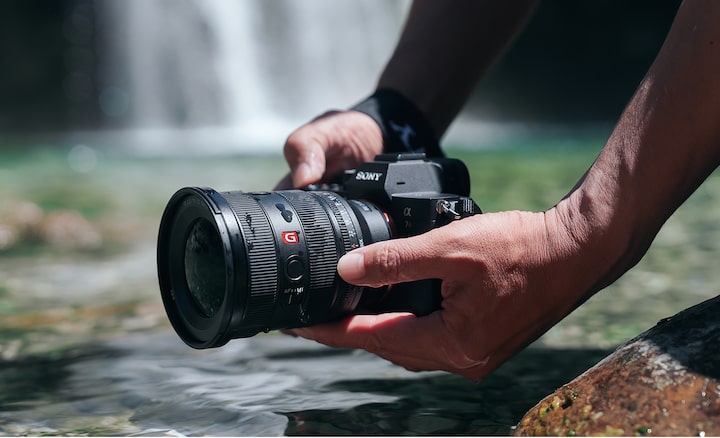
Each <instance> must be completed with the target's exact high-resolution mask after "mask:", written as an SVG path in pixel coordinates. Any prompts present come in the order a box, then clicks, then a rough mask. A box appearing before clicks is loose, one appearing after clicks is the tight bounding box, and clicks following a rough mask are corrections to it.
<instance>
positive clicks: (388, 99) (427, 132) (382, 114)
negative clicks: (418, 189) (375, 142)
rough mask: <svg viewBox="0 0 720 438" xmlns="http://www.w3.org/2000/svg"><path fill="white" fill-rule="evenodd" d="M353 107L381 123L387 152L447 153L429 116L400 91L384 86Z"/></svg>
mask: <svg viewBox="0 0 720 438" xmlns="http://www.w3.org/2000/svg"><path fill="white" fill-rule="evenodd" d="M351 109H352V110H355V111H359V112H361V113H364V114H367V115H368V116H370V117H371V118H372V119H373V120H375V122H376V123H377V124H378V125H379V126H380V129H381V130H382V133H383V143H384V152H386V153H387V152H412V153H418V152H424V153H425V155H426V156H427V157H428V158H439V157H444V156H445V154H443V151H442V149H440V144H439V143H438V140H437V137H436V136H435V132H434V131H433V129H432V127H431V126H430V123H429V122H428V120H427V118H425V115H424V114H423V113H422V111H420V109H418V107H417V106H415V104H413V103H412V102H410V101H409V100H408V99H407V98H405V96H403V95H402V94H400V93H398V92H397V91H395V90H391V89H389V88H380V89H378V90H377V91H375V93H373V94H372V95H371V96H370V97H368V98H367V99H365V100H363V101H362V102H360V103H358V104H357V105H355V106H353V107H352V108H351Z"/></svg>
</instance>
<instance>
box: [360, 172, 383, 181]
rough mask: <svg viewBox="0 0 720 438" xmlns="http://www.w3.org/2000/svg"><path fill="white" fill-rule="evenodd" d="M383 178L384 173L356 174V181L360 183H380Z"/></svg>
mask: <svg viewBox="0 0 720 438" xmlns="http://www.w3.org/2000/svg"><path fill="white" fill-rule="evenodd" d="M382 176H383V174H382V172H365V171H362V170H361V171H359V172H358V173H356V174H355V179H356V180H358V181H380V178H381V177H382Z"/></svg>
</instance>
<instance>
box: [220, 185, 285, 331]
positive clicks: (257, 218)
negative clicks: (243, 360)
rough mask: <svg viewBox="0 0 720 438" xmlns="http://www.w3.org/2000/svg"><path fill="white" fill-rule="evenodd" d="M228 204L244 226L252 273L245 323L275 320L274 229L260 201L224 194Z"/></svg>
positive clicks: (248, 260) (257, 323)
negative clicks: (272, 318)
mask: <svg viewBox="0 0 720 438" xmlns="http://www.w3.org/2000/svg"><path fill="white" fill-rule="evenodd" d="M223 195H224V197H225V199H226V200H227V203H228V205H229V206H230V208H231V209H232V210H233V212H234V213H235V217H236V218H237V221H238V223H239V224H240V226H241V227H242V230H243V237H244V238H245V246H246V250H247V264H248V266H247V268H248V269H247V272H249V273H250V277H249V285H248V288H247V290H248V291H249V294H248V297H247V302H246V304H245V308H244V309H243V312H244V313H245V315H244V323H245V324H247V325H261V324H267V323H268V321H270V320H271V316H272V312H273V308H274V305H275V295H276V291H277V282H278V270H277V266H278V263H277V252H276V250H275V243H274V242H275V241H274V239H273V233H272V229H271V228H270V223H269V222H268V219H267V217H266V216H265V214H263V212H262V209H261V207H260V205H259V204H258V202H257V201H256V200H255V199H253V198H252V197H250V196H248V195H246V194H242V193H237V192H226V193H223Z"/></svg>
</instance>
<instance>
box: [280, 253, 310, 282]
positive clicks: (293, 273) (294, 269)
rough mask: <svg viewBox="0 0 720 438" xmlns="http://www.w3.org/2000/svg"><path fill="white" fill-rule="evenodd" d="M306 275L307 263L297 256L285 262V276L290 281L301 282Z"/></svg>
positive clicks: (290, 257) (292, 256)
mask: <svg viewBox="0 0 720 438" xmlns="http://www.w3.org/2000/svg"><path fill="white" fill-rule="evenodd" d="M304 274H305V263H303V261H302V259H300V257H298V256H296V255H291V256H289V257H288V258H287V259H286V260H285V276H286V277H287V279H288V280H290V281H300V280H302V278H303V275H304Z"/></svg>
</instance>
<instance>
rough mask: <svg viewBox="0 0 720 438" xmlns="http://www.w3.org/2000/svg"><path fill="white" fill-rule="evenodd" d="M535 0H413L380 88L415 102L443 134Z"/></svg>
mask: <svg viewBox="0 0 720 438" xmlns="http://www.w3.org/2000/svg"><path fill="white" fill-rule="evenodd" d="M535 3H536V1H535V0H523V1H514V2H504V1H479V0H442V1H434V0H416V1H415V2H414V3H413V5H412V8H411V10H410V14H409V16H408V20H407V23H406V25H405V28H404V30H403V33H402V36H401V37H400V41H399V42H398V45H397V47H396V49H395V52H394V54H393V56H392V58H391V59H390V61H389V62H388V64H387V66H386V68H385V71H384V72H383V74H382V76H381V77H380V80H379V83H378V88H392V89H395V90H397V91H399V92H400V93H402V94H403V95H404V96H405V97H407V98H408V99H410V100H411V101H412V102H413V103H415V104H416V105H417V106H418V107H419V108H420V110H421V111H423V113H424V114H425V116H426V117H427V118H428V120H430V123H431V124H432V127H433V129H434V131H435V134H436V135H437V136H438V137H441V136H442V135H443V133H444V132H445V130H446V129H447V127H448V126H449V125H450V123H451V122H452V120H453V118H454V117H455V116H456V115H457V113H458V112H459V111H460V109H461V108H462V106H463V105H464V103H465V102H466V100H467V98H468V96H469V95H470V93H471V92H472V90H473V88H474V87H475V85H476V83H477V81H478V80H479V78H480V77H481V76H482V74H483V73H484V72H485V71H487V70H488V68H489V67H490V66H491V65H492V63H493V62H494V61H495V60H496V59H497V57H498V56H499V55H500V54H501V53H502V51H503V49H504V48H505V47H506V46H507V45H508V43H509V42H510V41H511V40H512V38H513V36H514V35H515V34H516V33H517V30H518V29H519V28H520V27H521V26H522V24H524V22H525V20H526V19H527V17H528V16H529V14H530V12H531V10H532V9H533V5H534V4H535Z"/></svg>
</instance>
